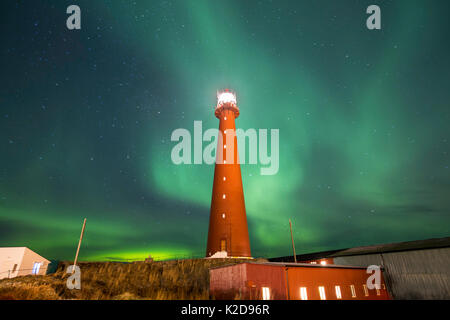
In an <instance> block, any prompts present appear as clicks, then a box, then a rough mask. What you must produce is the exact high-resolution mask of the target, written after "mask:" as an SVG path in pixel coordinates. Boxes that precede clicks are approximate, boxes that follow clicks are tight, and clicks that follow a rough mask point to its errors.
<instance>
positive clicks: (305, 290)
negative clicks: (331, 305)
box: [209, 263, 389, 300]
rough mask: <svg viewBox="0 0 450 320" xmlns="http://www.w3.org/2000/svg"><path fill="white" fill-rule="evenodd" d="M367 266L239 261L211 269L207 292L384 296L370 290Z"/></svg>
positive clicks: (251, 296)
mask: <svg viewBox="0 0 450 320" xmlns="http://www.w3.org/2000/svg"><path fill="white" fill-rule="evenodd" d="M368 277H369V275H368V274H367V273H366V268H361V267H350V266H337V265H320V264H307V263H306V264H300V263H296V264H294V263H241V264H237V265H230V266H221V267H217V268H212V269H210V288H209V290H210V294H211V296H212V297H213V298H215V299H219V300H222V299H226V300H231V299H244V300H255V299H257V300H259V299H262V300H341V299H342V300H386V299H389V295H388V291H387V289H386V285H385V283H384V279H383V275H382V273H381V287H380V289H378V290H377V289H372V290H370V289H369V288H368V287H367V285H366V282H367V278H368Z"/></svg>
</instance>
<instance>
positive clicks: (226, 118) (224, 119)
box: [224, 117, 227, 133]
mask: <svg viewBox="0 0 450 320" xmlns="http://www.w3.org/2000/svg"><path fill="white" fill-rule="evenodd" d="M224 120H227V117H225V118H224ZM225 133H226V132H225Z"/></svg>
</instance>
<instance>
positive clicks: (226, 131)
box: [223, 119, 227, 134]
mask: <svg viewBox="0 0 450 320" xmlns="http://www.w3.org/2000/svg"><path fill="white" fill-rule="evenodd" d="M225 120H227V119H225ZM223 133H225V134H227V130H225V131H224V132H223Z"/></svg>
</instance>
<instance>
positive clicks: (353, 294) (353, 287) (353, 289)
mask: <svg viewBox="0 0 450 320" xmlns="http://www.w3.org/2000/svg"><path fill="white" fill-rule="evenodd" d="M350 290H351V291H352V298H356V290H355V286H354V285H350Z"/></svg>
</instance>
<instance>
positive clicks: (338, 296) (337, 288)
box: [334, 286, 342, 299]
mask: <svg viewBox="0 0 450 320" xmlns="http://www.w3.org/2000/svg"><path fill="white" fill-rule="evenodd" d="M334 289H335V290H336V298H338V299H342V294H341V287H340V286H334Z"/></svg>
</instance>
